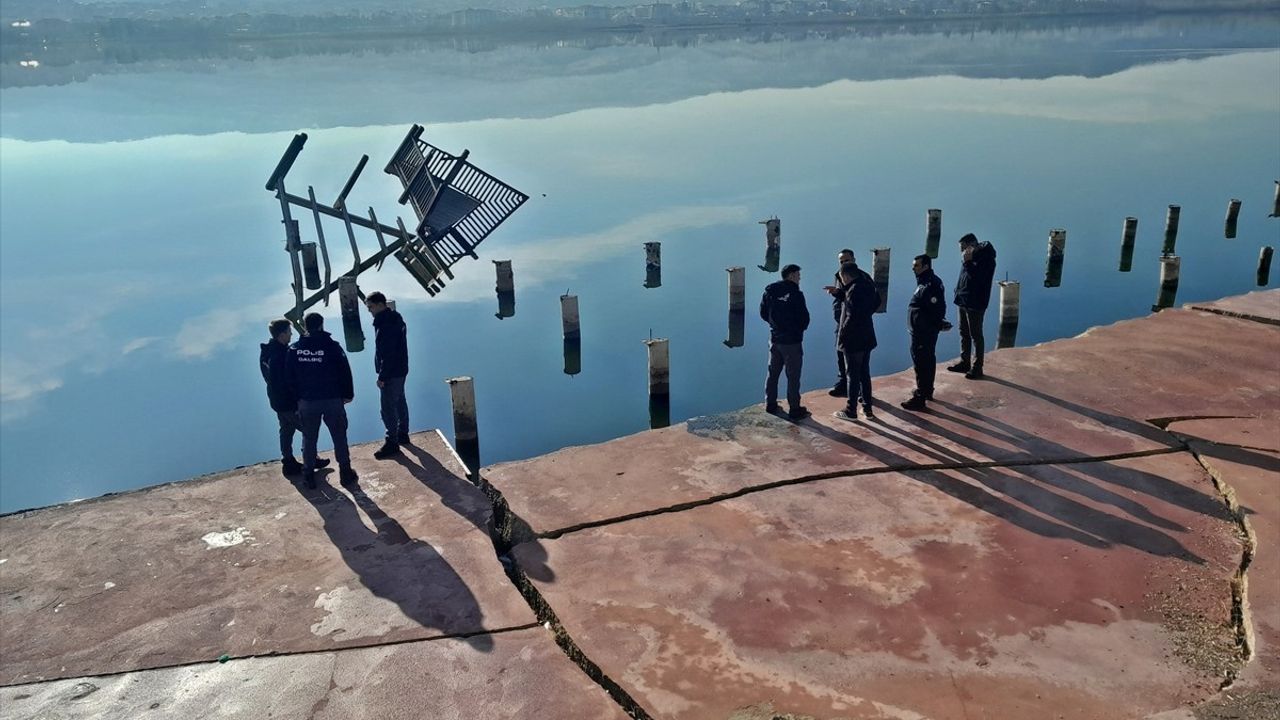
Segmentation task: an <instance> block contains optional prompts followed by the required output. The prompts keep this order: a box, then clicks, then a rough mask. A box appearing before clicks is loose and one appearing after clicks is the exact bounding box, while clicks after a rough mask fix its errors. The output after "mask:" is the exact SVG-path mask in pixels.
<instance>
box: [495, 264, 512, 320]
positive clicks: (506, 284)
mask: <svg viewBox="0 0 1280 720" xmlns="http://www.w3.org/2000/svg"><path fill="white" fill-rule="evenodd" d="M493 270H494V273H495V275H496V282H495V284H494V291H495V292H497V294H498V312H497V313H495V314H494V317H496V318H498V319H499V320H501V319H503V318H509V317H512V316H514V315H515V314H516V278H515V273H513V272H512V271H511V261H510V260H494V261H493Z"/></svg>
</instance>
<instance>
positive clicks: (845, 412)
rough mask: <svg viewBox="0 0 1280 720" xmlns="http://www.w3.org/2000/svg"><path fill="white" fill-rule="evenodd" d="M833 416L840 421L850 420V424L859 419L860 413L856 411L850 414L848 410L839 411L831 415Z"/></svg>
mask: <svg viewBox="0 0 1280 720" xmlns="http://www.w3.org/2000/svg"><path fill="white" fill-rule="evenodd" d="M831 416H832V417H834V418H839V419H840V420H848V421H849V422H853V421H854V420H857V419H858V412H857V411H856V410H855V411H854V412H849V411H848V410H837V411H835V412H833V413H831Z"/></svg>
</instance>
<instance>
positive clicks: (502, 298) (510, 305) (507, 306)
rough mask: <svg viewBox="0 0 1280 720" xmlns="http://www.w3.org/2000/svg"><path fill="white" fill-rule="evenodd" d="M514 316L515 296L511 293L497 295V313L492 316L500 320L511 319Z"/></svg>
mask: <svg viewBox="0 0 1280 720" xmlns="http://www.w3.org/2000/svg"><path fill="white" fill-rule="evenodd" d="M515 314H516V294H515V293H513V292H499V293H498V312H496V313H494V314H493V316H494V317H496V318H498V319H499V320H502V319H503V318H509V317H513V316H514V315H515Z"/></svg>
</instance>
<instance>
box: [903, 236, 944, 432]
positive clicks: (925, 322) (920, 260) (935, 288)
mask: <svg viewBox="0 0 1280 720" xmlns="http://www.w3.org/2000/svg"><path fill="white" fill-rule="evenodd" d="M911 270H912V272H914V273H915V274H916V290H915V292H914V293H912V295H911V302H910V303H908V305H907V325H908V327H910V329H911V364H912V365H913V366H914V367H915V371H916V389H915V391H914V392H912V393H911V399H910V400H907V401H906V402H903V403H901V405H902V407H903V408H904V409H907V410H924V409H925V407H926V406H925V401H926V400H932V399H933V376H934V374H935V373H937V371H938V357H937V345H938V333H939V332H940V331H942V330H950V329H951V323H949V322H947V319H946V315H947V300H946V294H945V292H944V290H943V287H942V280H941V279H939V278H938V276H937V275H935V274H934V273H933V261H932V260H930V259H929V256H928V255H917V256H916V257H915V260H913V261H912V262H911Z"/></svg>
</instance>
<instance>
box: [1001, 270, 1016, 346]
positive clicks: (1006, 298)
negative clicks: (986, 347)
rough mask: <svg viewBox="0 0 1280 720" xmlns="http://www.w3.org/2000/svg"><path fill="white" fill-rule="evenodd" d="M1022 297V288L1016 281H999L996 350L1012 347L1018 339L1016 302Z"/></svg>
mask: <svg viewBox="0 0 1280 720" xmlns="http://www.w3.org/2000/svg"><path fill="white" fill-rule="evenodd" d="M1021 295H1022V286H1021V285H1020V284H1018V281H1017V280H1001V281H1000V332H999V335H998V336H997V338H996V348H997V349H998V348H1007V347H1013V343H1014V340H1016V339H1017V337H1018V313H1019V311H1018V301H1019V300H1020V296H1021Z"/></svg>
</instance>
